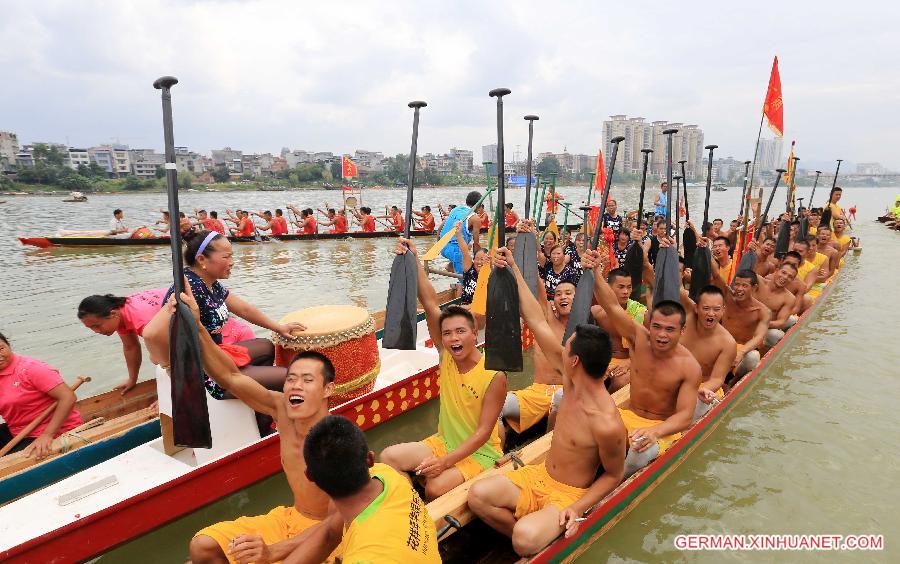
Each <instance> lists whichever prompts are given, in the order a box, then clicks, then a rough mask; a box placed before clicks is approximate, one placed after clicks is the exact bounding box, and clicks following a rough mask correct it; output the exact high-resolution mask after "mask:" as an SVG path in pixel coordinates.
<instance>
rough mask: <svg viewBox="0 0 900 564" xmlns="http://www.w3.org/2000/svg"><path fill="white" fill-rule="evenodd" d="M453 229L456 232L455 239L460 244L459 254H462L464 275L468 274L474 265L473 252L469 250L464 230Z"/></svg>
mask: <svg viewBox="0 0 900 564" xmlns="http://www.w3.org/2000/svg"><path fill="white" fill-rule="evenodd" d="M453 229H454V230H455V231H456V235H455V237H456V242H457V243H458V244H459V252H460V253H462V267H463V273H466V272H468V271H469V269H470V268H472V265H473V264H474V263H473V261H472V250H471V249H470V248H469V244H468V243H466V240H465V238H463V235H462V229H460V228H459V227H454V228H453Z"/></svg>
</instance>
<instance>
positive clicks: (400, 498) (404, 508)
mask: <svg viewBox="0 0 900 564" xmlns="http://www.w3.org/2000/svg"><path fill="white" fill-rule="evenodd" d="M303 455H304V458H305V459H306V474H307V476H309V479H310V480H312V481H313V483H315V484H316V485H317V486H318V487H319V488H321V489H322V490H323V491H325V492H326V493H327V494H328V495H329V496H331V499H332V501H333V502H334V506H335V508H336V509H337V511H336V512H335V513H332V514H331V515H330V516H329V517H328V518H327V519H326V520H325V521H324V522H322V523H321V524H319V525H317V526H315V527H312V528H311V529H309V532H308V535H307V538H306V541H305V542H304V543H303V544H301V545H299V547H298V548H297V549H296V550H295V551H294V552H292V553H291V555H290V556H289V557H288V558H286V559H285V563H286V564H287V563H292V564H293V563H301V562H310V563H313V562H315V563H317V562H322V561H323V560H325V559H326V558H327V557H328V555H329V554H331V553H333V552H334V551H335V550H336V549H337V548H336V547H338V545H340V551H341V560H342V562H345V563H346V564H359V563H364V562H365V563H373V564H374V563H381V562H392V563H393V562H396V563H402V564H439V563H440V561H441V556H440V554H439V553H438V545H437V531H436V530H435V528H434V521H433V520H432V518H431V516H430V515H429V514H428V508H427V507H426V506H425V503H423V502H422V499H421V498H420V497H419V494H417V493H416V491H415V490H414V489H413V488H412V486H411V485H410V483H409V480H408V479H407V478H406V476H405V475H403V474H401V473H400V472H397V471H396V470H394V469H393V468H391V467H390V466H388V465H387V464H377V463H375V453H374V452H372V451H370V450H369V445H368V444H367V443H366V436H365V435H364V434H363V432H362V431H361V430H360V429H359V427H357V426H356V425H354V424H353V423H351V422H350V421H349V420H348V419H345V418H344V417H341V416H340V415H329V416H327V417H325V418H324V419H322V420H321V421H319V422H318V423H316V425H315V426H314V427H313V428H312V429H311V430H310V431H309V435H308V436H307V437H306V444H305V445H304V447H303Z"/></svg>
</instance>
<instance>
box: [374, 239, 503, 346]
mask: <svg viewBox="0 0 900 564" xmlns="http://www.w3.org/2000/svg"><path fill="white" fill-rule="evenodd" d="M416 260H417V259H416V257H414V256H413V254H412V253H404V254H402V255H397V256H396V257H394V263H393V264H392V265H391V279H390V282H389V283H388V299H387V309H386V310H385V312H384V337H383V338H382V341H381V346H382V348H385V349H396V350H401V351H411V350H415V348H416V292H417V291H418V282H419V269H418V266H419V265H417V264H416ZM519 348H521V347H519Z"/></svg>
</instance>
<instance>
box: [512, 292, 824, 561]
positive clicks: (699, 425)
mask: <svg viewBox="0 0 900 564" xmlns="http://www.w3.org/2000/svg"><path fill="white" fill-rule="evenodd" d="M836 282H837V277H836V276H835V277H834V278H832V280H831V281H830V282H829V283H828V284H827V285H826V286H825V289H824V290H823V291H822V293H821V294H820V295H819V297H818V298H817V299H816V301H815V303H813V305H812V306H811V307H810V308H809V309H807V310H806V311H805V312H803V314H802V315H801V316H800V318H799V319H798V320H797V323H795V324H794V325H793V327H791V328H790V329H788V330H787V331H786V332H785V336H784V337H783V338H782V339H781V340H780V341H778V343H776V344H775V346H774V347H772V348H771V349H769V351H768V352H767V353H766V355H765V356H764V357H763V358H762V359H761V360H760V363H759V364H758V365H757V366H756V368H754V369H753V370H752V371H751V372H749V373H747V374H746V375H744V376H743V377H742V378H741V379H740V380H738V382H737V383H736V384H735V385H734V386H733V387H732V389H731V390H730V391H729V393H728V394H727V395H726V396H725V399H723V400H722V401H721V402H719V403H718V405H716V406H715V407H713V408H712V409H711V410H710V411H709V412H707V413H706V414H705V415H704V416H703V417H701V418H700V420H698V421H697V422H696V423H695V424H693V425H692V426H691V427H690V428H689V429H688V430H687V431H686V432H685V433H684V434H683V435H682V436H681V438H679V439H678V441H676V442H675V443H674V444H673V445H672V447H670V448H669V449H668V450H667V451H666V452H665V453H663V454H662V456H660V457H658V458H656V459H655V460H654V461H653V462H651V463H650V464H649V465H648V466H646V467H644V468H643V469H642V470H640V471H639V472H637V473H636V474H635V475H634V476H632V477H631V478H629V479H628V480H626V481H625V482H623V483H622V484H620V485H619V486H618V487H617V488H616V489H615V490H614V491H613V492H612V493H610V494H609V495H607V497H606V498H604V499H603V500H601V501H600V502H599V503H598V504H597V505H596V506H595V507H594V509H593V511H592V512H591V513H589V514H588V515H587V516H586V519H587V520H586V521H585V522H584V523H582V525H581V530H580V531H579V533H578V534H577V535H575V536H573V537H570V538H566V537H565V536H559V537H557V538H556V539H555V540H554V541H553V542H552V543H550V544H549V545H548V546H547V547H545V548H544V549H543V550H541V551H540V552H538V553H537V554H535V555H534V556H531V557H529V558H523V559H521V560H520V562H532V563H545V562H571V561H573V560H574V559H575V558H576V557H577V556H578V555H580V554H581V553H583V552H584V550H586V549H587V547H589V546H591V545H592V544H593V543H594V542H595V541H596V540H597V539H598V538H599V537H601V536H602V535H603V534H604V533H606V532H607V531H608V530H609V529H611V528H612V527H613V526H614V525H615V523H616V522H617V521H619V520H620V519H622V518H624V517H625V516H626V515H627V514H628V513H629V512H630V511H631V510H632V509H634V508H635V507H636V506H637V505H638V504H639V503H640V502H641V501H642V500H643V499H644V498H645V497H646V496H648V495H649V494H650V493H651V491H652V490H653V489H654V488H655V487H656V486H657V485H659V484H660V483H661V482H662V481H663V479H664V478H665V477H666V476H667V475H668V474H670V473H671V472H672V471H674V470H675V469H676V468H677V467H678V466H679V465H680V464H681V462H683V461H684V460H685V459H686V458H687V457H688V456H689V455H690V453H691V452H693V450H694V449H696V448H697V447H698V446H699V445H700V443H701V442H702V441H703V440H704V439H705V438H706V437H707V436H709V435H710V434H711V433H712V431H713V430H715V429H716V427H718V425H719V424H720V423H721V422H722V420H723V419H724V416H725V415H726V414H727V413H728V412H730V411H731V409H732V408H733V407H734V406H735V405H737V404H738V403H739V402H740V401H741V400H742V399H744V397H746V395H747V393H748V392H749V390H750V389H751V388H752V387H753V385H754V384H756V382H758V381H759V380H760V379H761V375H762V374H763V372H764V370H765V369H766V368H767V367H768V366H769V365H770V364H771V363H772V362H774V360H775V359H777V358H778V357H779V356H781V354H782V353H783V352H784V350H785V349H784V348H783V347H785V345H787V343H788V342H790V341H791V340H793V338H794V336H795V335H796V333H797V331H799V330H800V329H801V328H802V327H805V326H806V322H807V321H808V320H809V318H810V317H811V316H812V315H814V314H815V313H817V312H818V311H819V309H820V307H821V305H822V304H823V303H825V301H826V298H827V297H828V296H830V294H831V292H832V290H833V289H834V287H835V285H836V284H835V283H836Z"/></svg>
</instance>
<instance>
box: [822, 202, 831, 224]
mask: <svg viewBox="0 0 900 564" xmlns="http://www.w3.org/2000/svg"><path fill="white" fill-rule="evenodd" d="M819 225H824V226H825V227H831V207H830V206H829V207H827V208H825V210H824V211H823V212H822V219H821V220H820V221H819Z"/></svg>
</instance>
